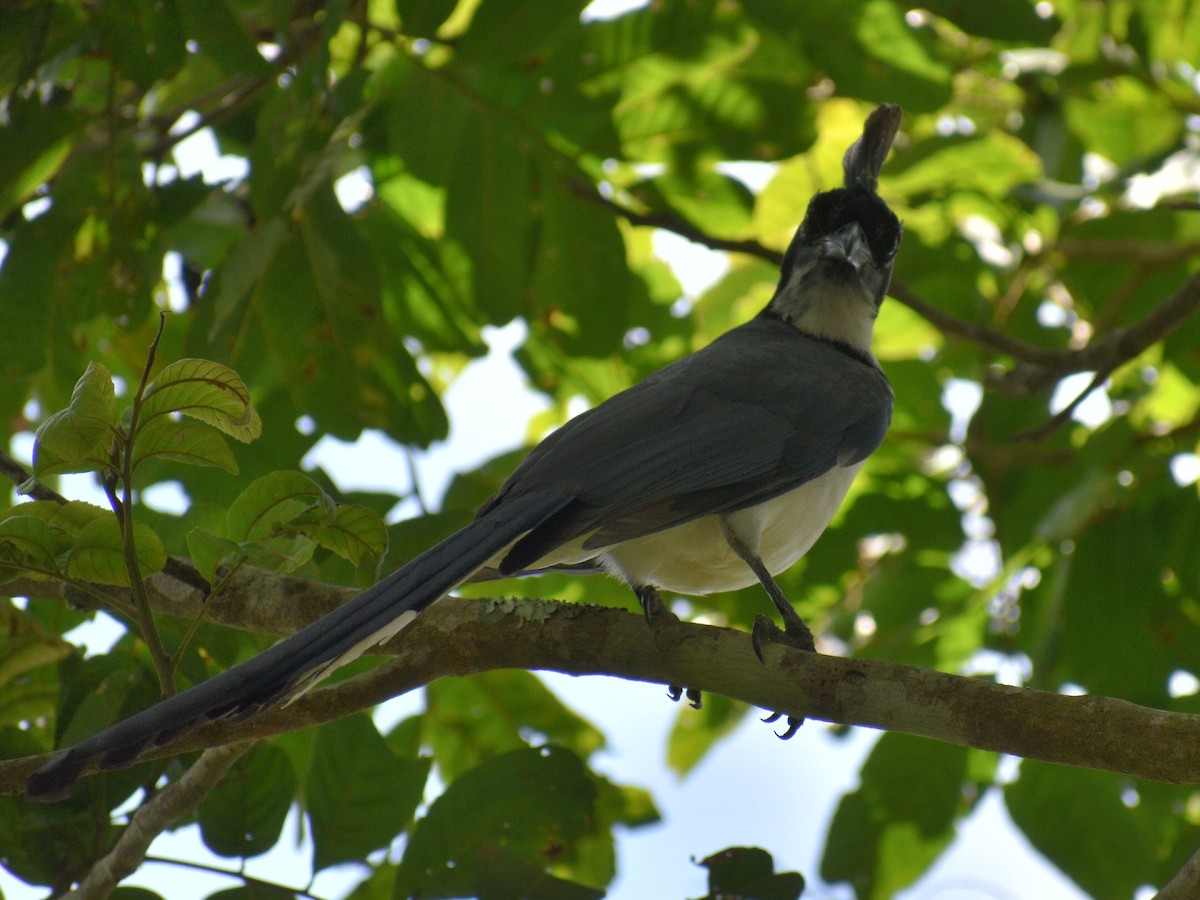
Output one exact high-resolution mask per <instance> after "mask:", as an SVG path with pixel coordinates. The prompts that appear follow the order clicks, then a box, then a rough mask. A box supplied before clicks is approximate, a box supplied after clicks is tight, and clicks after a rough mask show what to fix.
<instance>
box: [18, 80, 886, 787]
mask: <svg viewBox="0 0 1200 900" xmlns="http://www.w3.org/2000/svg"><path fill="white" fill-rule="evenodd" d="M901 117H902V114H901V110H900V108H899V107H898V106H894V105H891V104H883V105H880V106H878V107H876V108H875V109H874V110H873V111H872V112H871V113H870V114H869V115H868V116H867V118H866V120H865V122H864V125H863V131H862V135H861V137H859V138H858V139H857V140H856V141H855V142H854V143H853V144H852V145H851V146H850V148H849V149H848V150H847V151H846V153H845V156H844V158H843V161H842V169H843V175H844V178H843V184H842V186H840V187H836V188H833V189H831V190H827V191H822V192H819V193H817V194H815V195H814V196H813V197H812V198H811V200H810V202H809V204H808V207H807V210H806V212H805V215H804V218H803V220H802V222H801V224H800V226H799V228H798V229H797V231H796V233H795V236H794V237H793V239H792V240H791V243H790V245H789V246H788V249H787V251H786V253H785V255H784V257H783V261H782V264H781V267H780V276H779V282H778V286H777V288H776V290H775V292H774V294H773V295H772V297H771V299H770V301H769V302H768V304H767V305H766V307H764V308H763V309H762V310H761V312H759V313H758V315H756V316H755V317H754V318H752V319H750V320H749V321H748V322H746V323H745V324H743V325H740V326H738V327H735V328H733V329H732V330H730V331H728V332H726V333H725V334H723V335H721V336H720V337H718V338H717V339H715V340H714V341H713V342H712V343H710V344H709V345H708V346H706V347H704V348H702V349H700V350H698V351H697V352H695V353H693V354H691V355H689V356H686V357H684V358H682V359H680V360H678V361H676V362H674V363H672V364H670V365H668V366H666V367H665V368H663V369H661V370H659V371H658V372H656V373H654V374H652V375H650V376H649V377H647V378H646V379H645V380H643V381H641V382H640V383H638V384H636V385H634V386H632V387H630V388H628V389H627V390H624V391H622V392H620V393H618V394H616V395H614V396H613V397H611V398H610V399H608V400H606V401H604V402H603V403H601V404H599V405H597V406H595V407H593V408H592V409H590V410H587V411H585V412H583V413H581V414H580V415H578V416H576V417H574V418H573V419H571V420H569V421H568V422H566V423H565V424H564V425H563V426H562V427H560V428H558V429H557V430H555V431H553V432H551V433H550V434H549V435H547V436H546V437H545V438H544V439H543V440H542V441H541V443H540V444H538V445H537V446H536V447H534V448H533V449H532V450H531V451H530V453H529V454H528V455H527V456H526V457H525V459H524V460H523V461H522V462H521V463H520V464H519V465H518V466H517V467H516V468H515V470H514V471H513V473H512V475H511V476H510V477H509V478H508V479H507V480H506V481H505V482H504V483H503V485H502V486H501V487H500V488H499V490H498V491H497V492H496V493H495V495H494V496H492V497H491V498H490V499H489V500H488V501H487V502H485V503H484V505H483V506H482V507H481V508H480V509H479V511H478V513H477V515H476V517H475V518H474V519H473V520H472V521H471V522H470V523H469V524H467V525H466V526H465V527H463V528H462V529H460V530H459V531H457V532H456V533H454V534H452V535H451V536H450V537H448V538H446V539H445V540H443V541H442V542H441V543H439V544H437V545H435V546H434V547H432V548H431V549H429V550H427V551H425V552H424V553H421V554H420V555H418V556H416V557H415V558H413V559H412V560H410V561H409V562H408V563H406V564H404V565H403V566H401V567H400V568H399V569H397V570H396V571H395V572H393V573H392V574H390V575H389V576H387V577H386V578H384V579H383V580H381V581H380V582H379V583H377V584H375V585H374V586H372V587H370V588H368V589H366V590H365V591H363V592H362V593H360V594H358V595H357V596H356V597H354V598H353V599H351V600H350V601H348V602H347V603H345V604H344V605H342V606H341V607H339V608H338V609H336V610H334V611H333V612H331V613H329V614H328V615H326V616H325V617H324V618H322V619H320V620H318V621H317V622H315V623H314V624H312V625H310V626H308V627H307V628H305V629H303V630H301V631H299V632H297V633H296V634H294V635H293V636H291V637H289V638H287V639H285V640H283V641H281V642H279V643H277V644H275V645H274V646H272V647H270V648H268V649H267V650H265V651H264V652H263V653H261V654H259V655H258V656H256V657H253V658H251V659H250V660H247V661H246V662H243V663H240V664H239V665H236V666H234V667H232V668H230V669H229V670H227V671H225V672H223V673H221V674H219V675H216V676H214V677H213V678H211V679H209V680H207V681H204V682H201V683H199V684H197V685H195V686H194V687H192V688H190V689H188V690H185V691H183V692H181V693H179V694H176V695H174V696H172V697H169V698H167V699H165V700H162V701H160V702H159V703H157V704H156V705H153V706H151V707H149V708H147V709H145V710H142V711H141V712H138V713H136V714H134V715H133V716H131V717H129V718H127V719H125V720H123V721H121V722H118V723H116V724H115V725H113V726H111V727H109V728H108V729H106V730H104V731H101V732H99V733H98V734H96V735H93V736H92V737H89V738H86V739H85V740H83V741H81V742H79V743H78V744H76V745H74V746H73V747H69V748H67V749H65V750H62V751H60V752H58V753H57V754H56V755H55V756H54V757H52V759H51V760H50V761H49V762H48V763H46V764H45V765H43V766H42V767H41V768H39V769H38V770H37V771H35V772H34V773H33V774H31V775H30V776H29V778H28V780H27V782H26V795H27V796H28V797H29V798H30V799H34V800H41V801H53V800H59V799H63V798H65V797H67V796H69V794H70V792H71V789H72V786H73V784H74V782H75V780H76V779H77V778H78V777H79V776H80V775H81V774H82V772H83V770H84V769H85V767H86V766H87V765H88V764H90V763H91V762H92V761H94V760H95V761H98V765H99V767H100V768H118V767H124V766H128V765H130V764H132V763H133V762H135V761H136V760H137V759H138V757H139V756H140V755H141V754H142V753H143V752H144V751H146V750H148V749H151V748H155V747H161V746H164V745H166V744H169V743H170V742H172V741H173V740H175V739H176V738H178V737H179V736H180V735H182V734H183V733H184V732H186V731H188V730H189V729H191V728H192V727H194V726H196V725H199V724H201V723H203V722H206V721H211V720H214V719H232V720H235V721H236V720H240V719H244V718H246V717H249V716H252V715H254V714H255V713H256V712H258V711H260V710H263V709H265V708H268V707H271V706H275V705H280V704H285V703H287V702H290V701H291V700H294V699H295V698H297V697H298V696H300V695H302V694H303V693H304V692H306V691H307V690H309V689H310V688H311V687H313V686H314V685H315V684H316V683H317V682H318V681H320V680H321V679H322V678H323V677H324V676H326V675H328V674H329V673H330V672H331V671H332V670H333V669H334V668H336V667H337V666H340V665H342V664H344V663H346V662H348V661H350V660H352V659H354V658H355V657H357V656H359V655H360V654H362V653H364V652H367V651H370V650H371V649H372V648H374V647H377V646H378V645H380V644H383V643H384V642H386V641H388V640H391V639H392V638H393V637H395V636H396V635H397V634H398V633H399V632H400V631H401V630H402V629H403V628H404V627H405V626H406V625H408V624H409V623H410V622H412V620H413V619H415V618H416V617H417V616H418V615H419V614H420V613H421V612H422V611H423V610H425V609H426V608H428V607H429V606H430V605H431V604H433V603H435V602H436V601H437V600H438V599H440V598H441V597H443V596H445V595H446V594H447V593H449V592H451V591H453V590H454V589H455V588H456V587H458V586H459V585H461V584H462V583H464V582H466V581H468V580H470V579H472V578H474V577H477V576H478V575H480V574H481V573H489V574H498V575H500V576H513V575H518V574H522V573H528V572H537V571H546V570H549V569H555V568H560V569H563V570H566V571H574V572H585V573H586V572H603V573H607V574H608V575H610V576H614V577H616V578H617V579H619V580H621V581H623V582H624V583H625V584H627V585H628V586H629V587H630V588H632V590H633V591H634V593H635V594H636V596H637V598H638V600H639V602H640V603H641V606H642V608H643V610H644V612H645V614H646V616H647V618H648V619H650V620H651V622H652V623H653V622H654V621H655V619H656V618H657V617H660V616H663V615H672V614H670V613H668V612H666V610H665V606H664V604H663V601H662V599H661V597H660V594H659V591H661V590H667V591H670V592H673V593H678V594H686V595H697V594H699V595H703V594H708V593H715V592H723V591H731V590H737V589H740V588H744V587H749V586H751V585H753V584H754V583H755V582H758V583H759V584H761V585H762V587H763V588H764V589H765V591H766V593H767V595H768V597H769V598H770V599H771V601H772V602H773V604H774V606H775V608H776V610H777V612H778V614H779V616H780V618H781V620H782V622H783V626H784V627H783V629H782V631H781V630H780V629H779V628H778V626H776V625H774V623H773V622H772V621H771V620H770V619H769V618H768V617H766V616H759V617H758V619H757V620H756V621H755V625H754V631H753V638H754V643H755V649H756V650H757V651H758V652H759V655H760V657H761V656H762V652H761V646H762V643H763V642H764V641H769V640H780V641H783V642H786V643H790V644H792V645H794V646H796V647H799V648H800V649H802V650H808V651H814V650H815V641H814V636H813V634H812V632H811V630H810V629H809V627H808V626H807V624H806V623H805V622H804V620H803V619H802V618H801V616H800V615H799V614H798V613H797V612H796V611H795V609H794V608H793V607H792V605H791V603H790V602H789V600H788V598H787V596H786V595H785V594H784V592H783V591H782V590H781V589H780V587H779V585H778V584H777V583H776V581H775V575H776V574H778V573H779V572H782V571H783V570H784V569H786V568H788V567H789V566H791V565H792V564H793V563H795V562H796V561H797V560H798V559H799V558H800V557H801V556H803V555H804V554H805V553H806V552H807V551H808V550H809V548H810V547H811V546H812V545H813V543H814V542H815V541H816V540H817V538H818V537H819V536H820V535H821V533H822V532H823V531H824V530H825V528H826V526H827V525H828V524H829V522H830V520H831V519H832V517H833V515H834V513H835V512H836V511H837V509H838V507H839V505H840V504H841V502H842V500H843V498H844V497H845V495H846V492H847V491H848V489H849V487H850V484H851V482H852V481H853V480H854V477H855V475H856V473H857V472H858V470H859V469H860V467H861V466H862V465H863V462H864V461H865V460H866V458H867V457H868V456H870V454H871V453H873V452H874V451H875V450H876V448H877V447H878V446H879V445H880V443H881V442H882V441H883V439H884V435H885V433H886V432H887V429H888V426H889V424H890V422H891V413H892V403H893V394H892V390H891V387H890V385H889V383H888V380H887V378H886V377H885V375H884V373H883V370H882V368H881V367H880V365H879V363H878V361H877V360H876V359H875V357H874V355H873V354H872V352H871V339H872V333H873V329H874V324H875V320H876V317H877V314H878V311H879V307H880V305H881V304H882V302H883V300H884V297H885V295H886V293H887V290H888V286H889V284H890V280H891V273H892V268H893V265H894V262H895V258H896V254H897V251H898V249H899V246H900V240H901V236H902V226H901V223H900V220H899V219H898V218H897V216H896V215H895V213H894V212H893V211H892V210H891V209H890V208H889V207H888V205H887V204H886V203H885V202H884V201H883V200H882V198H880V196H879V194H878V176H879V172H880V169H881V168H882V166H883V163H884V160H885V159H886V158H887V155H888V152H889V150H890V148H891V145H892V142H893V140H894V139H895V136H896V134H897V132H898V131H899V128H900V123H901ZM675 696H678V693H677V692H676V694H675Z"/></svg>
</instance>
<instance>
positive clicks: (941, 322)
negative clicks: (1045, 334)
mask: <svg viewBox="0 0 1200 900" xmlns="http://www.w3.org/2000/svg"><path fill="white" fill-rule="evenodd" d="M571 187H572V189H573V190H574V191H575V193H577V194H578V195H579V196H581V197H583V198H584V199H585V200H587V201H588V202H590V203H594V204H596V205H599V206H601V207H603V208H605V209H607V210H608V211H609V212H611V213H613V214H614V215H617V216H620V217H621V218H623V219H625V221H627V222H629V223H630V224H632V225H641V226H646V227H650V228H661V229H663V230H664V231H670V232H672V233H674V234H677V235H679V236H680V237H684V238H687V239H688V240H690V241H694V242H695V243H697V244H701V245H703V246H705V247H710V248H712V249H714V250H724V251H727V252H732V253H745V254H748V255H750V256H757V257H758V258H760V259H765V260H767V261H768V262H771V263H774V264H776V265H778V264H779V263H780V262H781V261H782V259H783V255H782V254H781V253H779V252H778V251H776V250H771V249H769V248H767V247H764V246H763V245H762V244H760V243H759V242H758V241H753V240H728V239H724V238H717V237H714V236H712V235H709V234H707V233H705V232H704V231H703V230H701V229H700V228H697V227H696V226H695V225H693V224H692V223H690V222H688V221H687V220H685V219H684V218H682V217H681V216H679V215H676V214H675V213H673V212H669V211H663V210H655V211H650V212H639V211H637V210H633V209H630V208H628V207H626V206H624V205H622V204H620V203H618V202H616V201H615V200H611V199H609V198H608V197H604V196H601V195H600V194H598V193H597V192H596V190H595V188H594V187H593V186H592V185H590V184H583V183H580V182H572V185H571ZM1123 246H1124V247H1125V249H1126V250H1127V251H1128V252H1130V253H1133V252H1138V253H1141V254H1142V255H1143V256H1146V255H1153V258H1154V259H1155V260H1156V261H1161V260H1164V259H1177V258H1180V257H1181V256H1182V257H1183V258H1187V257H1190V256H1191V255H1194V254H1195V252H1196V246H1195V245H1190V244H1189V245H1183V246H1181V247H1178V248H1174V249H1173V250H1171V251H1167V250H1165V249H1163V248H1158V247H1153V246H1149V245H1145V244H1141V243H1139V244H1138V246H1137V247H1136V248H1134V247H1133V246H1132V245H1131V244H1130V243H1129V242H1125V244H1124V245H1123ZM1068 249H1070V250H1071V251H1072V252H1075V253H1080V254H1082V253H1086V252H1090V251H1091V248H1090V247H1088V246H1085V245H1083V244H1082V243H1080V242H1076V243H1075V244H1070V245H1068ZM888 294H889V295H890V296H891V297H893V298H894V299H896V300H898V301H899V302H900V303H902V304H904V305H905V306H907V307H908V308H909V309H911V310H912V311H913V312H915V313H916V314H917V315H919V316H921V317H922V318H923V319H925V320H926V321H927V322H929V323H930V324H931V325H933V326H934V327H935V328H937V329H938V330H940V331H941V332H942V333H943V334H947V335H953V336H955V337H960V338H963V339H964V340H968V341H971V342H972V343H975V344H979V345H980V346H983V347H987V348H989V349H992V350H996V351H998V352H1000V353H1003V354H1005V355H1007V356H1011V357H1013V359H1015V360H1017V361H1019V362H1021V363H1024V364H1026V365H1024V366H1021V367H1019V368H1018V369H1017V370H1014V373H1012V374H1013V375H1016V378H1017V380H1018V381H1021V382H1022V383H1023V384H1024V385H1025V387H1026V388H1027V389H1031V388H1037V389H1041V388H1043V387H1045V386H1046V385H1048V384H1053V383H1054V382H1055V381H1058V380H1059V379H1060V378H1062V376H1064V375H1069V374H1071V373H1073V372H1086V371H1101V370H1106V371H1108V372H1110V373H1111V372H1113V371H1116V369H1118V368H1120V366H1121V365H1123V364H1124V363H1125V362H1128V361H1129V360H1131V359H1133V358H1134V357H1136V356H1138V355H1139V354H1141V353H1142V352H1143V351H1144V350H1146V348H1148V347H1150V346H1151V345H1152V344H1155V343H1157V342H1158V341H1160V340H1162V339H1163V338H1165V337H1166V336H1167V335H1169V334H1170V333H1171V332H1172V331H1174V330H1175V329H1176V328H1178V327H1179V326H1180V325H1182V324H1183V323H1184V322H1186V321H1187V320H1188V319H1189V318H1191V316H1192V315H1194V314H1195V312H1196V311H1197V309H1200V273H1197V274H1195V275H1193V276H1192V277H1191V278H1189V279H1188V280H1187V281H1186V282H1184V284H1183V285H1182V286H1181V287H1180V288H1179V290H1177V291H1176V292H1175V293H1174V294H1173V295H1172V296H1171V297H1170V298H1168V299H1167V300H1166V301H1164V302H1163V303H1161V304H1159V306H1158V307H1156V308H1155V309H1154V310H1153V311H1152V312H1150V313H1148V314H1147V315H1146V316H1145V317H1144V318H1143V319H1141V320H1140V321H1139V322H1136V323H1135V324H1133V325H1131V326H1129V327H1127V328H1120V329H1114V330H1113V331H1111V332H1108V333H1107V334H1105V335H1103V336H1101V337H1099V338H1098V339H1097V340H1095V341H1093V342H1092V343H1091V344H1089V345H1088V346H1086V347H1082V348H1079V349H1061V348H1053V347H1040V346H1038V345H1037V344H1031V343H1029V342H1028V341H1023V340H1020V339H1019V338H1014V337H1011V336H1009V335H1007V334H1004V333H1003V332H1001V331H996V330H995V329H992V328H988V327H986V326H984V325H978V324H976V323H974V322H968V321H966V320H965V319H960V318H958V317H957V316H952V315H950V314H949V313H946V312H943V311H942V310H940V309H938V308H937V307H936V306H934V305H932V304H931V303H929V302H928V301H926V300H924V299H923V298H922V297H920V296H919V295H918V294H917V293H916V292H915V291H914V290H912V288H910V287H909V286H908V285H907V284H906V283H905V282H904V281H903V280H901V279H897V278H893V279H892V285H891V289H890V290H889V291H888ZM1017 373H1020V374H1017Z"/></svg>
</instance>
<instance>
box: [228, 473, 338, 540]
mask: <svg viewBox="0 0 1200 900" xmlns="http://www.w3.org/2000/svg"><path fill="white" fill-rule="evenodd" d="M314 507H325V508H326V509H329V510H332V507H333V501H332V499H330V497H329V496H328V495H327V494H326V493H325V492H324V491H323V490H322V489H321V486H320V485H318V484H317V483H316V482H315V481H313V480H312V479H311V478H309V477H308V476H306V475H302V474H301V473H299V472H295V471H284V472H271V473H270V474H267V475H264V476H262V477H261V478H256V479H255V480H254V481H253V482H252V483H251V484H250V486H249V487H248V488H246V490H244V491H242V493H241V494H239V495H238V497H237V499H236V500H234V501H233V503H231V504H230V506H229V512H228V513H226V517H225V521H226V524H227V525H228V527H229V536H230V538H232V539H233V540H235V541H260V540H264V539H266V538H270V537H273V536H275V535H276V534H278V533H280V530H281V529H282V528H284V527H285V526H287V525H289V524H291V523H292V522H293V521H295V520H296V519H297V518H298V517H300V516H302V515H305V514H306V513H308V512H309V511H310V510H312V509H313V508H314Z"/></svg>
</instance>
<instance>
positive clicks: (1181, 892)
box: [1154, 850, 1200, 900]
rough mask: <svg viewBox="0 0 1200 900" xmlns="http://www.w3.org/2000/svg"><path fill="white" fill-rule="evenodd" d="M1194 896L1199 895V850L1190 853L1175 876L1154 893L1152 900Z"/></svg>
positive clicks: (1191, 897)
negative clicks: (1189, 856) (1190, 855)
mask: <svg viewBox="0 0 1200 900" xmlns="http://www.w3.org/2000/svg"><path fill="white" fill-rule="evenodd" d="M1196 897H1200V850H1197V851H1196V852H1195V853H1194V854H1192V857H1191V859H1189V860H1188V861H1187V862H1186V863H1184V864H1183V868H1182V869H1180V870H1179V871H1178V872H1176V873H1175V877H1174V878H1172V879H1171V880H1170V881H1168V882H1167V883H1166V884H1165V885H1164V886H1163V889H1162V890H1161V891H1159V892H1158V893H1157V894H1155V895H1154V900H1195V898H1196Z"/></svg>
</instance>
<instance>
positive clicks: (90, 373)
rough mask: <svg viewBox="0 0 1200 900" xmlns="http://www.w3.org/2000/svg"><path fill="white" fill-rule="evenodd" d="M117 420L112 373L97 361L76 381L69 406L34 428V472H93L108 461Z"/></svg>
mask: <svg viewBox="0 0 1200 900" xmlns="http://www.w3.org/2000/svg"><path fill="white" fill-rule="evenodd" d="M115 420H116V397H115V394H114V392H113V382H112V375H111V374H110V373H109V371H108V369H106V368H105V367H104V366H102V365H100V364H98V363H94V362H93V363H89V364H88V367H87V371H86V372H84V374H83V376H82V377H81V378H80V379H79V381H77V382H76V383H75V390H74V391H73V392H72V394H71V405H70V406H69V407H68V408H67V409H64V410H59V411H58V412H56V413H54V414H53V415H51V416H49V417H48V418H47V419H46V421H45V422H43V423H42V425H41V427H40V428H38V431H37V442H36V443H35V444H34V456H33V471H34V474H35V475H37V476H38V477H45V476H47V475H59V474H62V473H64V472H94V471H99V470H101V469H103V468H104V467H105V466H106V465H108V463H109V459H108V455H109V448H110V445H111V444H112V440H113V425H114V422H115Z"/></svg>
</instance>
